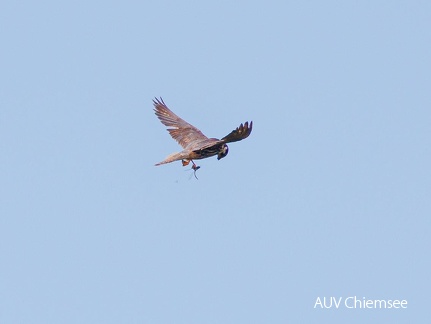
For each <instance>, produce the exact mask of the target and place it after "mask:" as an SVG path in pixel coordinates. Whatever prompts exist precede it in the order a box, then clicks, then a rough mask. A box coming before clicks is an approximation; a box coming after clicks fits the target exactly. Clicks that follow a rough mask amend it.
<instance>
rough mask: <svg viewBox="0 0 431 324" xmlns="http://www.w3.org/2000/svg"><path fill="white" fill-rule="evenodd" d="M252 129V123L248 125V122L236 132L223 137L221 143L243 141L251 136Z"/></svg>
mask: <svg viewBox="0 0 431 324" xmlns="http://www.w3.org/2000/svg"><path fill="white" fill-rule="evenodd" d="M252 128H253V122H252V121H251V122H250V125H249V124H248V122H245V123H244V125H243V124H241V125H239V126H238V127H237V128H236V129H235V130H233V131H232V132H230V133H229V134H228V135H226V136H225V137H223V138H222V139H221V140H220V141H222V142H224V143H232V142H238V141H241V140H243V139H244V138H247V137H248V136H249V135H250V133H251V130H252Z"/></svg>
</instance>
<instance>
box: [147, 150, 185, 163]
mask: <svg viewBox="0 0 431 324" xmlns="http://www.w3.org/2000/svg"><path fill="white" fill-rule="evenodd" d="M186 158H187V156H186V155H185V154H184V153H183V152H179V153H172V154H171V155H169V156H168V157H167V158H166V159H164V160H163V161H162V162H159V163H156V164H155V165H156V166H158V165H162V164H166V163H171V162H174V161H179V160H183V159H186Z"/></svg>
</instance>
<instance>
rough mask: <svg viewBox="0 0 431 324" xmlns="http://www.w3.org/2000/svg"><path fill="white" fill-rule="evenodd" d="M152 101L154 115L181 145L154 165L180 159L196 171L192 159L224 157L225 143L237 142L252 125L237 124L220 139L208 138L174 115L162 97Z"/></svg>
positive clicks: (227, 149) (225, 152) (226, 147)
mask: <svg viewBox="0 0 431 324" xmlns="http://www.w3.org/2000/svg"><path fill="white" fill-rule="evenodd" d="M153 103H154V111H155V113H156V116H157V117H158V118H159V119H160V121H161V122H162V124H163V125H165V126H167V127H168V129H167V130H168V132H169V134H171V136H172V138H173V139H174V140H176V141H177V142H178V144H180V145H181V146H182V147H183V150H182V151H181V152H179V153H173V154H171V155H169V156H168V157H167V158H166V159H164V160H163V161H162V162H159V163H157V164H156V165H161V164H166V163H171V162H174V161H179V160H181V161H182V163H183V166H185V165H188V164H189V163H190V162H192V164H193V166H192V169H193V170H194V171H195V172H196V170H197V169H199V168H200V167H199V166H197V165H196V164H195V163H194V162H193V160H199V159H205V158H207V157H210V156H214V155H217V160H220V159H222V158H224V157H225V156H226V155H227V153H228V151H229V148H228V146H227V145H226V143H231V142H237V141H241V140H243V139H244V138H247V137H248V136H249V135H250V133H251V130H252V127H253V122H252V121H251V122H250V124H249V123H248V122H245V123H244V125H243V124H241V125H239V127H237V128H236V129H235V130H233V131H232V132H230V133H229V134H228V135H226V136H225V137H223V138H222V139H217V138H208V137H206V136H205V135H204V134H202V132H201V131H200V130H199V129H197V128H196V127H194V126H193V125H190V124H189V123H188V122H186V121H185V120H183V119H181V118H180V117H178V116H177V115H175V114H174V113H173V112H172V111H171V110H170V109H169V108H168V107H167V106H166V104H165V103H164V102H163V99H162V98H160V100H159V99H157V98H155V99H154V100H153ZM195 176H196V174H195Z"/></svg>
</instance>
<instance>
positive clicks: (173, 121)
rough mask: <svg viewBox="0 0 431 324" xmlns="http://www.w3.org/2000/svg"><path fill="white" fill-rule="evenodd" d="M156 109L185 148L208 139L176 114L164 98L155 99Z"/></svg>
mask: <svg viewBox="0 0 431 324" xmlns="http://www.w3.org/2000/svg"><path fill="white" fill-rule="evenodd" d="M153 103H154V111H155V113H156V115H157V117H158V118H159V119H160V121H161V122H162V124H163V125H165V126H166V127H168V129H167V130H168V132H169V134H170V135H171V136H172V138H173V139H174V140H176V141H177V142H178V143H179V144H180V145H181V146H182V147H183V148H184V149H185V148H187V147H188V146H190V145H191V146H193V145H194V144H195V143H197V142H200V141H204V140H207V139H208V137H206V136H205V135H204V134H202V132H201V131H200V130H199V129H198V128H196V127H195V126H193V125H191V124H189V123H188V122H186V121H185V120H183V119H181V118H180V117H178V116H177V115H175V114H174V113H173V112H172V111H171V110H170V109H169V108H168V107H167V106H166V104H165V103H164V102H163V99H162V98H160V100H159V99H157V98H155V99H154V100H153Z"/></svg>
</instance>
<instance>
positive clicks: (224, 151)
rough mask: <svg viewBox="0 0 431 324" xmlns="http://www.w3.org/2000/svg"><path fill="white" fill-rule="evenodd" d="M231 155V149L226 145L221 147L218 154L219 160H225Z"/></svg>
mask: <svg viewBox="0 0 431 324" xmlns="http://www.w3.org/2000/svg"><path fill="white" fill-rule="evenodd" d="M228 153H229V147H228V146H227V145H226V144H223V145H222V147H220V151H219V152H218V154H217V160H220V159H223V158H224V157H225V156H226V155H227V154H228Z"/></svg>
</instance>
